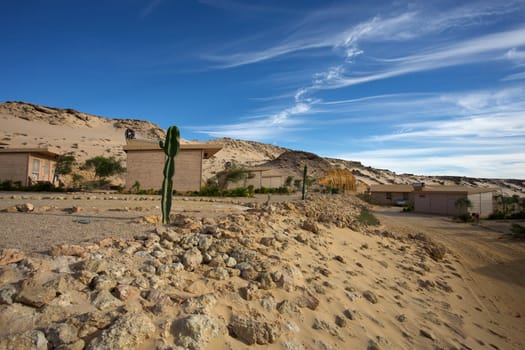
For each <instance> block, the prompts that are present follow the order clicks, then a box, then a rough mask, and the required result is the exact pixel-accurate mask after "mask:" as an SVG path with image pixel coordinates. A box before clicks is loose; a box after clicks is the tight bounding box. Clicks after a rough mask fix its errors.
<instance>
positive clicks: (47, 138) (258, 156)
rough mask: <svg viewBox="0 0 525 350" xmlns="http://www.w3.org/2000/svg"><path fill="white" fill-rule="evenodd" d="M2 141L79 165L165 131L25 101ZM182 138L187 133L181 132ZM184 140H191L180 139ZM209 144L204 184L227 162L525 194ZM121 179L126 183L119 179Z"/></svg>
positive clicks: (513, 185) (1, 114) (10, 106)
mask: <svg viewBox="0 0 525 350" xmlns="http://www.w3.org/2000/svg"><path fill="white" fill-rule="evenodd" d="M0 124H1V128H0V141H2V142H5V143H8V144H9V147H13V148H15V147H53V148H56V149H58V151H60V152H64V153H66V152H73V154H74V155H75V157H76V159H77V160H78V164H77V166H78V165H80V164H82V163H83V162H84V161H85V160H86V159H88V158H91V157H94V156H98V155H103V156H106V157H108V156H113V157H115V158H117V159H120V160H122V161H123V164H124V165H125V153H124V151H123V150H122V147H123V146H124V145H125V143H126V140H125V137H124V132H125V130H126V129H127V128H131V129H133V130H135V132H136V135H137V138H141V139H150V140H159V139H162V138H163V137H164V135H165V130H163V129H162V128H160V127H159V126H158V125H155V124H153V123H151V122H148V121H143V120H134V119H110V118H105V117H100V116H96V115H91V114H87V113H83V112H79V111H75V110H73V109H62V108H54V107H44V106H39V105H36V104H31V103H25V102H5V103H0ZM182 134H183V135H184V130H182ZM181 142H188V141H187V140H182V141H181ZM207 142H208V143H219V144H221V145H222V146H223V149H222V150H221V151H220V152H218V153H217V154H216V155H215V156H213V157H211V158H210V159H208V160H205V161H204V163H203V180H204V181H206V180H207V179H208V178H210V177H212V176H213V175H214V174H216V173H217V172H219V171H221V170H223V169H224V166H225V164H226V163H228V162H232V163H236V164H238V165H240V166H244V167H253V166H264V167H270V168H273V169H278V170H279V171H280V172H282V173H285V174H289V175H290V176H292V177H294V178H300V177H301V176H302V170H303V167H304V165H307V166H308V169H309V170H308V173H309V176H311V177H313V178H314V179H318V178H320V177H322V176H323V174H324V173H325V172H326V171H328V170H330V169H332V168H334V167H337V168H343V169H348V170H350V171H352V172H353V173H354V175H355V176H356V178H357V179H358V180H359V181H361V182H363V183H365V184H369V185H370V184H396V183H397V184H407V183H413V182H425V183H427V184H444V185H452V184H458V185H467V186H474V187H479V186H490V187H494V186H495V187H499V188H501V189H502V191H503V192H504V193H505V194H507V195H514V194H517V195H520V196H525V180H508V179H475V178H467V177H453V176H421V175H413V174H396V173H394V172H392V171H389V170H385V169H375V168H372V167H367V166H364V165H363V164H361V163H360V162H357V161H347V160H341V159H334V158H322V157H319V156H317V155H315V154H313V153H308V152H303V151H294V150H290V149H287V148H283V147H279V146H275V145H270V144H264V143H259V142H254V141H244V140H235V139H231V138H219V139H215V140H211V141H207ZM120 181H122V179H120Z"/></svg>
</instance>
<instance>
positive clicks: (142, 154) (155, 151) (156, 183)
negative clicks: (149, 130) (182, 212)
mask: <svg viewBox="0 0 525 350" xmlns="http://www.w3.org/2000/svg"><path fill="white" fill-rule="evenodd" d="M127 142H128V143H127V145H126V146H124V151H125V152H126V155H127V162H126V169H127V170H126V188H128V189H130V188H132V187H133V186H139V188H140V189H153V190H160V188H161V187H162V180H163V178H164V176H163V174H162V171H163V169H164V163H165V160H166V155H165V154H164V150H162V149H161V148H160V146H159V143H158V141H157V142H154V141H146V140H136V139H130V140H128V141H127ZM221 149H222V146H221V145H218V144H206V143H187V144H181V145H180V151H179V153H178V154H177V156H176V157H175V175H174V176H173V189H174V190H176V191H178V192H192V191H199V190H200V188H201V186H202V185H203V183H202V160H203V159H208V158H210V157H211V156H213V155H214V154H215V153H217V152H218V151H220V150H221Z"/></svg>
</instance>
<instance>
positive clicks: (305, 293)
mask: <svg viewBox="0 0 525 350" xmlns="http://www.w3.org/2000/svg"><path fill="white" fill-rule="evenodd" d="M22 196H24V197H22ZM0 197H1V203H2V207H4V206H5V207H7V208H13V207H15V206H16V205H17V204H18V205H19V207H20V209H23V208H28V207H29V208H30V207H31V206H24V205H23V204H24V203H31V204H32V205H33V206H34V209H33V210H32V211H28V212H20V211H18V210H17V212H3V213H0V227H2V237H3V241H2V243H1V247H2V250H1V251H0V349H7V348H9V346H13V348H15V349H44V348H46V349H47V347H46V346H50V347H54V348H58V347H60V348H67V349H82V348H86V349H105V348H111V347H113V348H118V349H120V348H122V349H485V348H487V349H522V348H524V347H525V322H524V321H523V317H524V312H525V309H524V305H525V293H524V292H525V279H524V277H523V276H525V274H524V272H525V262H524V260H523V256H524V253H525V242H523V241H515V240H512V239H510V238H509V237H507V236H504V235H503V233H504V230H505V227H506V226H505V223H499V226H498V225H492V224H489V223H485V222H483V221H482V222H481V224H480V225H472V224H460V223H455V222H453V221H452V220H451V219H450V218H443V217H437V216H421V215H415V214H407V213H400V212H399V209H398V208H378V207H370V210H372V211H373V212H374V213H375V214H376V216H377V217H378V218H379V220H380V225H379V226H367V225H366V224H364V223H362V222H360V221H359V220H358V219H357V217H358V215H359V213H360V210H361V207H362V206H365V205H366V204H365V203H363V202H361V201H360V200H359V199H357V198H356V197H354V196H345V195H336V196H322V195H316V196H312V197H311V198H309V199H308V200H307V201H305V202H303V201H300V200H298V198H297V197H298V196H296V197H295V198H294V197H293V196H289V197H279V196H273V197H272V198H271V201H270V202H269V203H266V200H267V198H266V200H265V198H264V197H258V198H255V199H253V200H246V199H243V200H236V199H234V200H224V199H221V200H214V199H202V198H177V199H176V200H175V201H174V214H175V215H174V216H175V217H174V222H173V224H172V225H169V226H164V225H159V224H158V223H156V221H158V217H157V216H158V212H157V210H158V207H156V206H157V205H158V203H159V202H158V197H157V198H155V197H154V196H152V197H147V196H146V197H137V196H125V195H110V194H107V195H104V194H96V195H94V194H84V195H71V197H69V195H57V196H56V197H55V195H53V194H51V195H42V194H21V195H14V197H13V195H12V194H9V193H1V194H0ZM73 207H76V208H77V211H73V210H72V208H73ZM78 208H80V210H78ZM0 209H2V208H0ZM11 211H13V210H11ZM57 220H59V222H60V223H61V225H55V226H49V225H52V224H53V223H54V222H57ZM60 220H61V221H60ZM80 220H87V222H86V221H84V223H81V222H80ZM29 223H32V224H31V225H30V224H29ZM97 225H99V226H97ZM102 225H104V226H102ZM507 226H508V225H507ZM126 228H127V230H126ZM497 230H502V231H503V232H498V231H497ZM12 236H14V237H12ZM35 241H39V242H38V243H35ZM6 242H12V243H13V244H12V243H6ZM11 245H12V246H15V247H16V249H11V248H12V247H11Z"/></svg>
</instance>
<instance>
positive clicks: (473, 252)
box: [375, 208, 525, 329]
mask: <svg viewBox="0 0 525 350" xmlns="http://www.w3.org/2000/svg"><path fill="white" fill-rule="evenodd" d="M375 214H376V215H377V217H378V218H379V219H380V220H381V222H382V223H384V224H385V225H386V226H387V227H389V228H390V229H391V230H393V231H394V232H396V231H397V232H401V233H418V232H422V233H424V234H426V235H427V236H429V237H431V238H432V239H433V240H435V241H438V242H441V243H443V244H445V245H446V246H447V248H448V249H449V250H450V252H451V254H452V255H453V256H454V257H455V258H456V260H457V262H458V263H460V264H461V265H463V267H464V268H465V270H466V271H467V272H468V273H469V276H467V278H466V279H467V280H470V282H471V283H470V285H471V292H472V296H473V297H475V298H478V299H479V301H480V303H481V304H482V305H484V306H485V309H486V310H488V311H490V312H491V313H492V314H493V316H494V319H495V320H497V319H498V314H504V315H506V316H511V317H514V318H515V320H516V323H517V324H520V325H521V328H522V329H523V328H525V321H524V318H525V241H523V240H515V239H511V238H510V237H508V236H505V235H503V234H502V232H505V231H506V227H509V226H510V223H501V222H499V223H493V222H488V221H487V222H485V221H481V222H480V224H479V225H477V224H471V223H457V222H454V221H453V220H452V219H451V218H449V217H442V216H434V215H422V214H415V213H403V212H400V210H399V208H376V210H375ZM521 224H523V222H522V223H521ZM500 231H501V232H500ZM503 301H504V302H503Z"/></svg>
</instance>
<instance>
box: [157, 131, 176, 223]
mask: <svg viewBox="0 0 525 350" xmlns="http://www.w3.org/2000/svg"><path fill="white" fill-rule="evenodd" d="M179 139H180V134H179V129H178V128H177V127H176V126H170V127H169V129H168V132H167V133H166V141H165V142H162V141H160V142H159V145H160V148H162V149H163V150H164V153H166V163H165V164H164V171H163V174H164V180H163V181H162V205H161V207H162V223H163V224H169V223H170V211H171V198H172V196H173V175H174V174H175V156H176V155H177V153H179V149H180V142H179Z"/></svg>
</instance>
